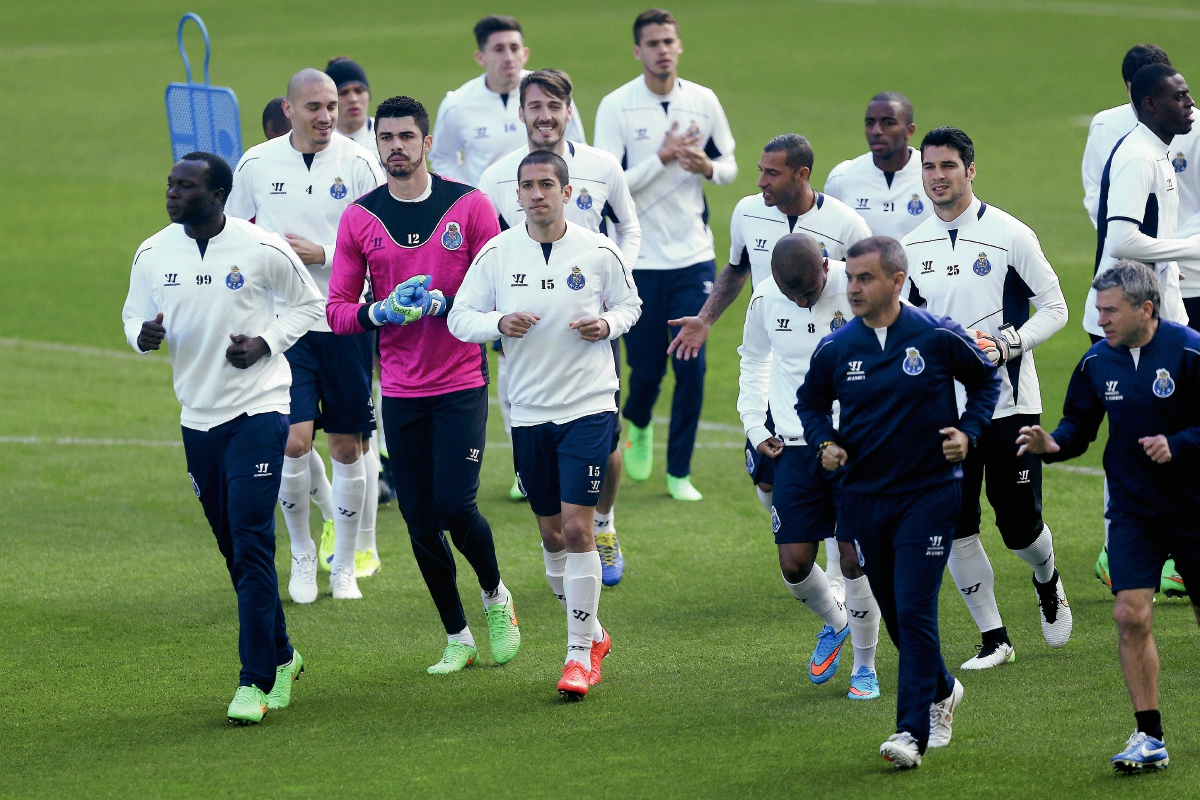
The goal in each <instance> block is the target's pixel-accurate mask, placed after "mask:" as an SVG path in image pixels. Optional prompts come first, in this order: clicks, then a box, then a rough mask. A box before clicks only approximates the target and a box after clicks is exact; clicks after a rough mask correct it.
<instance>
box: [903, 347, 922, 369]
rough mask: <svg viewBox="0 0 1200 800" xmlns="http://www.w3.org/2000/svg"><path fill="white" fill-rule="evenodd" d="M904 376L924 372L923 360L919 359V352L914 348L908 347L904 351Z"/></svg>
mask: <svg viewBox="0 0 1200 800" xmlns="http://www.w3.org/2000/svg"><path fill="white" fill-rule="evenodd" d="M904 353H905V356H904V374H905V375H920V374H921V373H922V372H924V371H925V359H923V358H921V351H920V350H918V349H917V348H915V347H910V348H908V349H907V350H905V351H904Z"/></svg>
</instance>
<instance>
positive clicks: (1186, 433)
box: [1017, 261, 1200, 770]
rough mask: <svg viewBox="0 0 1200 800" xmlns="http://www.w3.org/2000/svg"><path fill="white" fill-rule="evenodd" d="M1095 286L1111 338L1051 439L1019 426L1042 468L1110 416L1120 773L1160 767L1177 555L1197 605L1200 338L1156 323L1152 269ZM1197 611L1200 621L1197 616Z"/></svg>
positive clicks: (1079, 375)
mask: <svg viewBox="0 0 1200 800" xmlns="http://www.w3.org/2000/svg"><path fill="white" fill-rule="evenodd" d="M1092 288H1093V289H1095V290H1096V308H1097V309H1098V310H1099V312H1100V320H1099V321H1100V326H1101V327H1102V328H1103V330H1104V336H1105V338H1104V339H1103V340H1101V341H1099V342H1097V343H1096V344H1094V345H1092V348H1091V349H1090V350H1088V351H1087V353H1086V354H1084V356H1083V360H1082V361H1080V362H1079V368H1078V369H1076V370H1075V373H1074V374H1073V375H1072V376H1071V383H1070V386H1069V387H1068V388H1067V399H1066V402H1065V403H1064V404H1063V419H1062V422H1060V423H1058V427H1057V428H1055V430H1054V432H1053V433H1046V432H1045V431H1044V430H1042V429H1041V427H1040V426H1037V425H1034V426H1031V427H1028V428H1022V429H1021V435H1020V437H1019V438H1018V439H1017V444H1019V445H1020V449H1021V452H1025V451H1029V452H1032V453H1037V454H1038V455H1040V456H1041V457H1042V459H1043V460H1045V461H1065V460H1066V459H1068V458H1074V457H1076V456H1079V455H1082V454H1083V453H1084V452H1086V451H1087V449H1088V445H1089V444H1091V443H1092V442H1093V441H1095V439H1096V433H1097V431H1098V430H1099V429H1100V423H1101V421H1102V420H1103V419H1104V415H1105V414H1108V425H1109V434H1108V444H1107V445H1105V448H1104V471H1105V473H1106V474H1107V475H1108V488H1109V497H1110V499H1109V503H1108V511H1107V513H1106V514H1105V516H1106V517H1108V519H1109V521H1110V523H1111V524H1110V526H1109V533H1108V564H1109V575H1110V577H1111V578H1112V591H1113V594H1115V595H1116V596H1117V601H1116V605H1115V606H1114V609H1113V617H1114V619H1115V620H1116V622H1117V632H1118V633H1119V634H1120V637H1119V648H1120V654H1121V668H1122V671H1123V672H1124V674H1125V684H1126V686H1128V687H1129V695H1130V697H1131V698H1132V699H1133V709H1134V712H1135V716H1136V718H1137V731H1136V732H1135V733H1134V735H1133V737H1131V738H1130V740H1129V742H1128V744H1127V746H1126V749H1125V750H1124V751H1122V752H1121V753H1118V754H1117V755H1116V756H1114V757H1113V766H1115V767H1117V768H1118V769H1122V770H1136V769H1144V768H1146V767H1150V766H1153V767H1165V766H1166V765H1167V754H1166V745H1164V744H1163V732H1162V718H1161V716H1160V715H1159V710H1158V652H1157V648H1156V646H1155V643H1154V636H1153V631H1152V626H1151V622H1152V609H1153V605H1152V603H1153V601H1154V593H1155V592H1156V591H1157V590H1158V587H1159V584H1160V578H1161V574H1162V568H1163V564H1164V562H1165V561H1166V560H1167V559H1168V558H1170V557H1172V556H1173V557H1174V558H1175V568H1176V569H1177V570H1178V571H1179V574H1180V576H1181V577H1182V578H1183V582H1184V585H1186V586H1188V587H1191V589H1192V602H1193V604H1195V603H1196V599H1197V592H1196V590H1197V589H1198V588H1200V527H1198V526H1200V333H1197V332H1196V331H1194V330H1192V329H1190V328H1185V327H1184V326H1182V325H1178V324H1176V323H1174V322H1168V321H1167V320H1165V319H1160V318H1159V305H1160V294H1159V288H1158V280H1157V278H1156V276H1155V274H1154V271H1153V270H1152V269H1151V268H1150V267H1148V266H1146V265H1145V264H1141V263H1138V262H1136V261H1120V262H1118V263H1117V264H1116V265H1115V266H1113V267H1112V268H1111V269H1110V270H1109V271H1107V272H1103V273H1101V274H1100V275H1099V276H1097V277H1096V279H1095V280H1094V281H1093V282H1092ZM1193 610H1194V611H1196V616H1197V619H1198V620H1200V608H1197V607H1196V606H1195V605H1193ZM1150 739H1152V740H1153V741H1149V740H1150Z"/></svg>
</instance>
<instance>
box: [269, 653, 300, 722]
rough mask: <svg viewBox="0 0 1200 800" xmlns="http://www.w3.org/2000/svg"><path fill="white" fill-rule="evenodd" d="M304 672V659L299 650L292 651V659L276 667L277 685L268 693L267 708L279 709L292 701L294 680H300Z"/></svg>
mask: <svg viewBox="0 0 1200 800" xmlns="http://www.w3.org/2000/svg"><path fill="white" fill-rule="evenodd" d="M302 672H304V659H303V658H301V657H300V651H299V650H293V651H292V660H291V661H289V662H288V663H286V664H280V665H279V666H278V667H276V668H275V685H274V686H273V687H271V691H270V692H269V693H268V694H267V708H269V709H271V710H272V711H278V710H279V709H281V708H287V707H288V703H290V702H292V682H293V681H298V680H300V674H301V673H302Z"/></svg>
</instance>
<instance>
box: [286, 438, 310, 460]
mask: <svg viewBox="0 0 1200 800" xmlns="http://www.w3.org/2000/svg"><path fill="white" fill-rule="evenodd" d="M309 450H312V439H306V438H305V437H303V436H299V435H297V434H288V440H287V445H285V446H284V448H283V452H284V454H285V455H287V457H288V458H302V457H303V456H306V455H308V451H309Z"/></svg>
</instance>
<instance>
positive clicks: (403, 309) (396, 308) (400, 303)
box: [368, 275, 441, 326]
mask: <svg viewBox="0 0 1200 800" xmlns="http://www.w3.org/2000/svg"><path fill="white" fill-rule="evenodd" d="M431 280H432V279H431V277H430V276H428V275H414V276H413V277H411V278H409V279H408V280H406V281H404V282H403V283H400V284H398V285H397V286H396V288H394V289H392V291H391V293H389V294H388V296H387V297H385V298H384V299H383V300H379V301H376V302H374V303H372V304H371V307H370V308H369V309H368V314H369V316H370V317H371V321H372V322H374V323H375V324H376V325H380V326H382V325H385V324H387V323H389V322H390V323H393V324H395V325H407V324H408V323H410V322H416V321H417V320H419V319H420V318H421V316H422V315H421V314H416V315H415V316H414V315H413V312H412V310H409V309H408V306H410V305H411V304H412V295H413V291H414V290H415V289H416V288H417V287H424V286H427V285H428V283H429V282H430V281H431ZM438 295H439V296H440V295H441V292H438Z"/></svg>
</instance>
